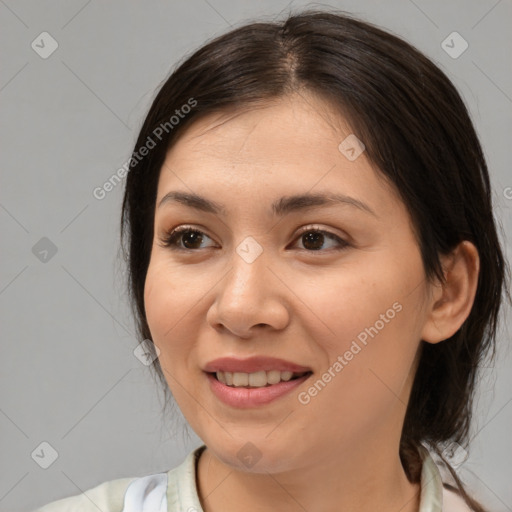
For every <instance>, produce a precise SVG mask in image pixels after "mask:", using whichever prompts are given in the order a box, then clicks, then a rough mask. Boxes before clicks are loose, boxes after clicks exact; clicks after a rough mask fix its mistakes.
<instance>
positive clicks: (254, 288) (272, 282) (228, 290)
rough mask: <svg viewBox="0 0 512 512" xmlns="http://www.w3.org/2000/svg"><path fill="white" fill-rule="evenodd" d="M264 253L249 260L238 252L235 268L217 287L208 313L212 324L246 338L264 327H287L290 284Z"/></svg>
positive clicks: (268, 328) (233, 266) (233, 264)
mask: <svg viewBox="0 0 512 512" xmlns="http://www.w3.org/2000/svg"><path fill="white" fill-rule="evenodd" d="M264 254H265V253H262V254H261V255H260V256H259V257H258V258H256V260H254V261H253V262H251V263H248V262H247V261H245V260H244V259H243V258H242V257H240V256H239V255H238V253H236V252H235V253H234V255H233V258H232V268H231V270H229V271H228V272H227V274H226V275H225V276H224V278H222V279H221V281H220V282H219V283H218V285H217V286H216V287H215V290H216V295H215V300H214V301H213V303H212V305H211V306H210V308H209V310H208V313H207V316H206V320H207V322H208V324H209V325H210V326H211V327H213V328H214V329H216V330H227V331H230V332H231V333H232V334H234V335H235V336H237V337H239V338H244V339H248V338H251V337H253V336H254V335H257V334H258V333H259V332H260V330H261V329H265V330H273V329H276V330H280V329H284V328H285V327H286V325H287V324H288V322H289V311H288V309H287V300H286V297H285V293H286V287H285V286H283V284H282V283H281V281H280V280H279V279H278V278H276V276H275V275H274V274H275V272H276V270H275V269H274V272H272V270H271V269H270V268H269V267H270V266H271V265H269V263H270V262H269V261H268V259H267V258H266V257H265V256H264Z"/></svg>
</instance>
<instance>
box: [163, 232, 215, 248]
mask: <svg viewBox="0 0 512 512" xmlns="http://www.w3.org/2000/svg"><path fill="white" fill-rule="evenodd" d="M205 238H208V239H210V240H211V238H210V237H209V236H208V235H206V234H205V233H203V232H202V231H199V230H198V229H195V228H192V227H190V226H180V227H178V228H176V229H173V230H172V231H170V232H169V233H167V234H166V235H165V236H164V238H163V240H162V243H163V245H164V247H168V248H169V249H172V250H182V251H187V250H194V249H200V248H201V247H197V245H198V244H199V245H200V244H201V242H203V240H204V239H205Z"/></svg>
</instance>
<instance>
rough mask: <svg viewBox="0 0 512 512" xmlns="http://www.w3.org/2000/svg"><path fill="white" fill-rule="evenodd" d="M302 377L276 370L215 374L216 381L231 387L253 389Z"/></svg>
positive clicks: (300, 374)
mask: <svg viewBox="0 0 512 512" xmlns="http://www.w3.org/2000/svg"><path fill="white" fill-rule="evenodd" d="M294 375H295V376H302V375H304V373H296V374H294V373H293V372H288V371H286V372H280V371H278V370H270V371H268V372H266V371H263V370H262V371H259V372H254V373H242V372H217V373H216V376H217V379H218V380H219V381H220V382H222V383H223V384H226V385H228V386H232V387H245V386H251V387H253V388H262V387H265V386H267V385H271V384H277V383H278V382H281V381H288V380H290V379H291V378H292V377H293V376H294Z"/></svg>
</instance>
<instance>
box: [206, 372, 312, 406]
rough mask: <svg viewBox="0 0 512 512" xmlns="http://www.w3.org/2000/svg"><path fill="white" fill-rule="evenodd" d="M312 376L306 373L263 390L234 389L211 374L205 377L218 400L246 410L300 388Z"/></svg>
mask: <svg viewBox="0 0 512 512" xmlns="http://www.w3.org/2000/svg"><path fill="white" fill-rule="evenodd" d="M311 375H312V374H311V373H307V374H306V375H303V376H302V377H299V378H298V379H293V380H288V381H281V382H279V383H277V384H272V385H271V386H265V387H263V388H234V387H230V386H227V385H226V384H223V383H222V382H220V381H219V380H217V379H216V378H215V377H214V376H213V375H212V374H211V373H207V374H206V376H207V377H208V380H209V381H210V387H211V390H212V391H213V393H214V394H215V395H216V396H217V398H218V399H219V400H221V401H222V402H224V403H225V404H227V405H230V406H232V407H238V408H240V409H247V408H249V407H257V406H259V405H265V404H268V403H270V402H273V401H274V400H277V399H278V398H280V397H282V396H284V395H286V394H287V393H290V392H291V391H293V390H294V389H295V388H297V387H298V386H300V385H301V384H302V383H303V382H304V381H305V380H306V379H308V378H309V377H310V376H311Z"/></svg>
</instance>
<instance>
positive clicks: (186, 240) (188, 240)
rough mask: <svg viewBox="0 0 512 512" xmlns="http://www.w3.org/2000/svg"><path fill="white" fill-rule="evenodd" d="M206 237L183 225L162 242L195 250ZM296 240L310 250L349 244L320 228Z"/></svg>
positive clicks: (341, 246)
mask: <svg viewBox="0 0 512 512" xmlns="http://www.w3.org/2000/svg"><path fill="white" fill-rule="evenodd" d="M205 238H206V239H210V240H211V238H210V237H209V236H208V235H206V234H205V233H203V232H202V231H200V230H198V229H194V228H190V227H186V226H183V227H179V228H176V229H175V230H174V231H172V232H171V233H169V234H168V235H167V236H166V237H165V238H164V239H163V241H162V242H163V245H164V247H169V248H171V249H176V250H180V249H181V250H191V251H193V250H195V249H201V247H200V245H201V243H202V242H203V241H204V239H205ZM296 240H297V241H299V240H302V243H303V249H304V250H306V251H308V252H311V251H319V250H321V249H322V248H324V247H322V246H323V245H324V244H325V241H326V240H331V241H333V242H334V245H335V249H336V246H337V250H341V249H344V248H345V247H347V246H348V245H349V244H348V243H347V242H345V240H343V239H341V238H340V237H339V236H337V235H335V234H334V233H330V232H329V231H325V230H323V229H318V228H306V229H304V230H303V231H302V232H301V233H300V234H299V236H298V237H297V238H296ZM198 244H199V246H198ZM324 249H325V248H324Z"/></svg>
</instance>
